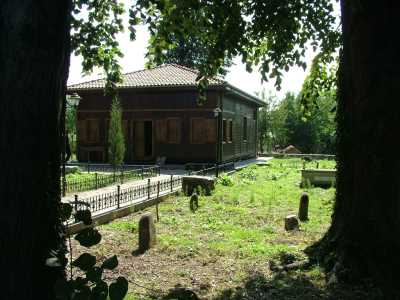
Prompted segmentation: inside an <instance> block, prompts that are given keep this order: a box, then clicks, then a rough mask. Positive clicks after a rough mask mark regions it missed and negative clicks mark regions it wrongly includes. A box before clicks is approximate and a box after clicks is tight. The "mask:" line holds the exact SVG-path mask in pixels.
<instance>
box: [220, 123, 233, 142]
mask: <svg viewBox="0 0 400 300" xmlns="http://www.w3.org/2000/svg"><path fill="white" fill-rule="evenodd" d="M232 129H233V122H232V120H226V119H223V120H222V135H223V140H222V141H223V142H225V143H232Z"/></svg>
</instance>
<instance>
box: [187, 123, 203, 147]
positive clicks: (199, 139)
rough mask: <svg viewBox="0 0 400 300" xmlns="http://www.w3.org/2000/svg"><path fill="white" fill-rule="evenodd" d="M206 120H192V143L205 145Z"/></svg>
mask: <svg viewBox="0 0 400 300" xmlns="http://www.w3.org/2000/svg"><path fill="white" fill-rule="evenodd" d="M203 128H204V119H200V118H198V119H192V120H191V132H190V135H191V141H192V144H204V134H203Z"/></svg>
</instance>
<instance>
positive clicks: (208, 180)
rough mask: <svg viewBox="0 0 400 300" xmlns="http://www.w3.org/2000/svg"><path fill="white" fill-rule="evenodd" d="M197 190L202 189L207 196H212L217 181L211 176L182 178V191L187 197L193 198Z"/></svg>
mask: <svg viewBox="0 0 400 300" xmlns="http://www.w3.org/2000/svg"><path fill="white" fill-rule="evenodd" d="M196 188H199V189H201V191H203V192H204V194H205V195H211V191H212V190H214V189H215V179H214V178H213V177H209V176H184V177H182V190H183V192H184V193H185V195H186V196H191V195H192V194H193V192H195V191H196ZM198 192H199V191H198Z"/></svg>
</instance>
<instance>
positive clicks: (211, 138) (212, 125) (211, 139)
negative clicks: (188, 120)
mask: <svg viewBox="0 0 400 300" xmlns="http://www.w3.org/2000/svg"><path fill="white" fill-rule="evenodd" d="M204 123H205V126H204V127H205V138H206V141H205V142H206V143H215V142H216V140H217V130H216V121H215V120H214V119H206V120H204Z"/></svg>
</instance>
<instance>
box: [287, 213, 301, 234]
mask: <svg viewBox="0 0 400 300" xmlns="http://www.w3.org/2000/svg"><path fill="white" fill-rule="evenodd" d="M296 229H299V220H297V216H296V215H288V216H287V217H286V218H285V230H286V231H291V230H296Z"/></svg>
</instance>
